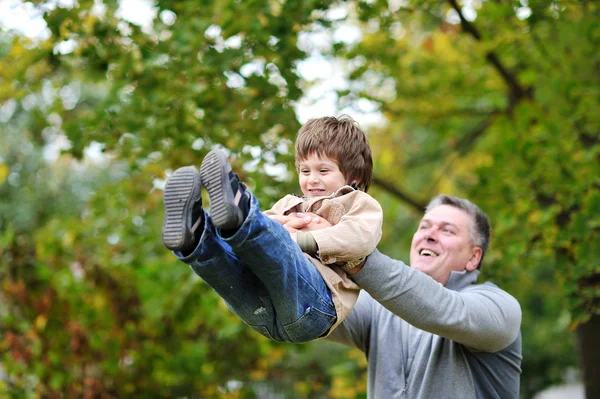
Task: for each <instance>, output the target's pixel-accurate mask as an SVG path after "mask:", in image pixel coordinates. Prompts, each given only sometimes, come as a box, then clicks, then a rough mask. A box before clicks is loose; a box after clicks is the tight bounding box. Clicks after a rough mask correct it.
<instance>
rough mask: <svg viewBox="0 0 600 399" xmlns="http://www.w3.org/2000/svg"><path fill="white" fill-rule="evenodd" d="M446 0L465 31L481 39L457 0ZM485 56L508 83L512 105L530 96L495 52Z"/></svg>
mask: <svg viewBox="0 0 600 399" xmlns="http://www.w3.org/2000/svg"><path fill="white" fill-rule="evenodd" d="M448 2H449V3H450V5H451V6H452V8H454V10H455V11H456V12H457V13H458V16H459V17H460V24H461V26H462V28H463V29H464V30H465V32H467V33H469V34H470V35H471V36H473V37H474V38H475V39H476V40H477V41H481V35H480V34H479V31H478V30H477V29H476V28H475V25H473V24H472V23H470V22H469V21H467V20H466V19H465V16H464V15H463V13H462V10H461V8H460V6H459V5H458V2H457V0H448ZM485 58H486V59H487V60H488V62H489V63H490V64H492V66H493V67H494V68H495V69H496V71H498V73H499V74H500V76H502V79H504V81H505V82H506V84H507V85H508V87H509V90H510V98H511V101H510V103H511V104H512V105H514V104H515V103H517V102H519V101H520V100H521V99H523V98H524V97H531V90H530V89H526V88H523V87H521V85H520V84H519V82H518V80H517V78H516V77H515V76H514V75H513V74H511V73H510V72H509V71H508V70H507V69H506V68H505V67H504V65H502V63H501V62H500V59H499V58H498V56H497V55H496V53H494V52H493V51H488V52H487V53H486V54H485Z"/></svg>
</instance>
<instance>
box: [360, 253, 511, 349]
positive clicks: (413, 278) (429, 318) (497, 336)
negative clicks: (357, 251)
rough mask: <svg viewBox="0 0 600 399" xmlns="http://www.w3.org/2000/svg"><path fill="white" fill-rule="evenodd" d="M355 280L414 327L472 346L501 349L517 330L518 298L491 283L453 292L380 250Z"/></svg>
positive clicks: (374, 297) (369, 259)
mask: <svg viewBox="0 0 600 399" xmlns="http://www.w3.org/2000/svg"><path fill="white" fill-rule="evenodd" d="M353 279H354V280H355V281H356V283H357V284H359V285H360V286H361V287H362V288H363V289H364V290H366V291H367V292H368V293H369V294H370V295H371V296H372V297H373V299H375V300H376V301H378V302H379V303H380V304H381V305H383V306H384V307H385V308H387V309H388V310H389V311H391V312H392V313H394V314H396V315H398V316H399V317H401V318H402V319H404V320H405V321H407V322H408V323H410V324H412V325H413V326H415V327H417V328H420V329H422V330H425V331H429V332H431V333H433V334H437V335H440V336H442V337H445V338H448V339H451V340H453V341H455V342H458V343H461V344H463V345H465V346H466V347H468V348H470V349H472V350H477V351H483V352H497V351H499V350H502V349H504V348H506V347H507V346H508V345H510V344H511V343H512V342H513V341H514V340H515V339H516V338H517V336H518V334H519V329H520V325H521V307H520V305H519V303H518V302H517V300H516V299H515V298H513V297H512V296H511V295H509V294H508V293H506V292H505V291H503V290H501V289H499V288H498V287H496V286H494V285H493V284H489V283H486V284H471V285H469V286H467V287H465V288H464V289H462V290H461V291H454V290H451V289H448V288H446V287H444V286H443V285H442V284H440V283H438V282H437V281H435V280H433V279H432V278H431V277H429V276H428V275H427V274H425V273H423V272H421V271H419V270H415V269H411V268H410V267H408V266H407V265H405V264H404V263H403V262H400V261H397V260H394V259H391V258H389V257H388V256H386V255H383V254H381V253H379V252H378V251H375V252H373V254H372V255H370V256H369V257H368V258H367V262H366V264H365V266H364V267H363V269H362V270H361V271H360V272H358V273H356V274H355V275H354V276H353Z"/></svg>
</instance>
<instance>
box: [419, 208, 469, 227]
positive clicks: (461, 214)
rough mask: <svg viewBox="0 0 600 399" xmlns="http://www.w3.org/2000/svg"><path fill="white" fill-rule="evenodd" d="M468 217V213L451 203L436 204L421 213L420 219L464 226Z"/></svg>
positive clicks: (467, 221)
mask: <svg viewBox="0 0 600 399" xmlns="http://www.w3.org/2000/svg"><path fill="white" fill-rule="evenodd" d="M469 218H470V216H469V214H468V213H466V212H465V211H463V210H462V209H459V208H456V207H454V206H451V205H438V206H436V207H435V208H433V209H430V210H429V212H427V213H426V214H425V215H423V218H422V219H421V221H422V222H429V223H438V224H453V225H455V226H466V225H467V224H468V223H469Z"/></svg>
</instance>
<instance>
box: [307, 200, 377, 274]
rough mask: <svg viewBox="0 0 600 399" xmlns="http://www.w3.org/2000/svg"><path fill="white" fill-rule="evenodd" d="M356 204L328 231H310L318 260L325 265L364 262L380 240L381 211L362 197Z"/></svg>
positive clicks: (374, 203) (373, 201)
mask: <svg viewBox="0 0 600 399" xmlns="http://www.w3.org/2000/svg"><path fill="white" fill-rule="evenodd" d="M362 194H363V195H362V198H361V200H360V201H356V202H355V203H354V204H353V206H352V207H351V208H350V209H349V210H348V211H347V212H346V213H345V214H344V215H343V216H342V217H341V219H340V221H339V222H338V223H337V224H336V225H335V226H332V227H328V228H325V229H321V230H313V231H311V234H312V235H313V237H314V239H315V241H316V242H317V245H318V247H319V257H320V259H321V261H322V262H323V263H325V264H331V263H336V262H349V261H354V260H357V259H360V258H364V257H365V256H367V255H369V254H370V253H371V252H373V251H374V250H375V248H376V247H377V244H378V243H379V240H380V239H381V232H382V228H381V227H382V225H383V210H382V209H381V205H379V202H377V201H376V200H375V199H374V198H373V197H371V196H369V195H366V194H364V193H362Z"/></svg>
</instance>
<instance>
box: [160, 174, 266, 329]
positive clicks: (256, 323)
mask: <svg viewBox="0 0 600 399" xmlns="http://www.w3.org/2000/svg"><path fill="white" fill-rule="evenodd" d="M200 192H201V182H200V174H199V173H198V170H197V169H196V168H195V167H193V166H186V167H183V168H179V169H177V170H176V171H175V172H174V173H173V175H171V177H170V178H169V180H168V181H167V184H166V186H165V191H164V206H165V219H164V223H163V229H162V239H163V243H164V245H165V246H166V247H167V248H169V249H171V250H173V251H174V252H173V253H174V254H175V256H176V257H177V258H178V259H180V260H181V261H183V262H185V263H187V264H189V265H190V266H191V267H192V269H193V270H194V271H195V272H196V274H198V275H199V276H200V277H201V278H202V279H203V280H204V281H205V282H206V283H207V284H208V285H209V286H210V287H212V288H213V289H214V290H215V291H216V292H217V293H218V294H219V295H220V296H221V297H222V298H223V299H224V300H225V302H226V303H227V306H228V307H229V308H230V309H231V310H232V311H233V312H234V313H235V314H236V315H237V316H239V317H240V318H241V319H242V320H243V321H244V322H245V323H246V324H248V325H250V326H251V327H252V328H254V329H255V330H256V331H258V332H260V333H261V334H263V335H265V336H267V337H269V338H273V337H272V336H271V335H270V334H269V333H268V331H269V330H273V329H274V328H273V325H274V318H273V317H272V315H273V313H274V312H273V311H270V312H257V309H263V308H264V309H272V307H273V305H272V303H271V300H270V298H269V295H268V292H267V290H266V288H265V287H264V285H263V284H262V283H261V282H260V280H259V279H258V278H257V277H256V276H255V275H254V274H253V273H252V271H251V270H250V269H249V268H248V267H246V266H244V265H243V263H242V262H241V261H240V260H239V259H238V258H237V257H236V256H235V254H233V252H232V251H231V247H230V246H229V245H228V244H226V243H225V242H223V241H222V240H220V239H218V238H217V237H216V236H215V231H214V227H213V226H212V223H211V220H210V216H208V215H207V214H206V213H205V212H204V210H203V209H202V198H201V194H200ZM269 315H271V316H270V317H269ZM267 327H268V328H267Z"/></svg>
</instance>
